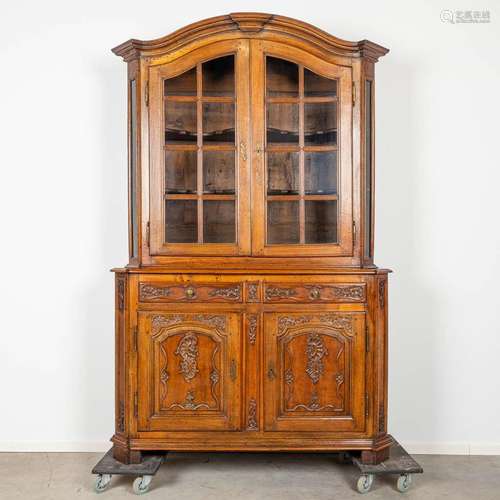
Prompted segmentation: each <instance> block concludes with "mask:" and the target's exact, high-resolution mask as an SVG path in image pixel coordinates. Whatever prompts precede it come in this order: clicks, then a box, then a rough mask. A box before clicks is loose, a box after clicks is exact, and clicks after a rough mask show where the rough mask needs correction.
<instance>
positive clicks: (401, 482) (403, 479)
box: [396, 474, 411, 493]
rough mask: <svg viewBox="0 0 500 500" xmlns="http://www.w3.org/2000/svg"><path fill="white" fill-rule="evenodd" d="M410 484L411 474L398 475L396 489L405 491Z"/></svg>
mask: <svg viewBox="0 0 500 500" xmlns="http://www.w3.org/2000/svg"><path fill="white" fill-rule="evenodd" d="M410 486H411V474H401V475H400V476H399V477H398V482H397V485H396V487H397V489H398V491H400V492H401V493H404V492H405V491H408V490H409V489H410Z"/></svg>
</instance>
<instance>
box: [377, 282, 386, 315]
mask: <svg viewBox="0 0 500 500" xmlns="http://www.w3.org/2000/svg"><path fill="white" fill-rule="evenodd" d="M378 304H379V306H380V309H383V308H384V306H385V280H383V279H381V280H380V281H379V282H378Z"/></svg>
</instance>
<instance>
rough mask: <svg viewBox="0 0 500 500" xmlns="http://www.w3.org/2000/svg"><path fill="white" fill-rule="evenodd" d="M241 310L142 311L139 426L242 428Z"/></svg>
mask: <svg viewBox="0 0 500 500" xmlns="http://www.w3.org/2000/svg"><path fill="white" fill-rule="evenodd" d="M240 324H241V317H240V315H239V314H237V313H220V314H212V313H210V314H208V313H201V312H200V313H197V312H192V313H161V314H160V313H140V314H139V332H138V335H139V339H138V356H139V372H138V378H139V380H138V382H139V384H138V388H139V392H138V417H139V422H138V424H139V430H151V431H153V430H159V431H162V430H170V431H183V430H185V431H187V430H237V429H238V428H239V420H240V417H239V413H240V410H239V406H240V396H241V395H240V387H241V378H242V373H241V359H240V352H239V346H240Z"/></svg>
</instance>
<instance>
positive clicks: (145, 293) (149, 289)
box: [139, 283, 171, 300]
mask: <svg viewBox="0 0 500 500" xmlns="http://www.w3.org/2000/svg"><path fill="white" fill-rule="evenodd" d="M170 293H171V292H170V288H169V287H167V286H154V285H148V284H147V283H141V284H140V285H139V300H151V299H161V298H162V297H168V296H169V295H170Z"/></svg>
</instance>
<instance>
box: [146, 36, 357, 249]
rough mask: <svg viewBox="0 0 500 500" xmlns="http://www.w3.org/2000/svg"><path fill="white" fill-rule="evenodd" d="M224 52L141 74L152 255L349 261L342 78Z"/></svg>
mask: <svg viewBox="0 0 500 500" xmlns="http://www.w3.org/2000/svg"><path fill="white" fill-rule="evenodd" d="M231 44H232V45H231ZM228 45H229V46H231V49H232V50H228V51H225V52H223V51H222V50H221V51H219V53H218V54H217V53H215V54H214V55H213V57H209V58H207V57H206V55H205V53H204V52H201V51H200V54H199V57H198V54H197V53H196V51H194V52H192V53H190V54H189V55H187V56H185V57H181V58H180V59H179V60H177V61H175V62H172V63H168V64H164V65H159V66H155V67H153V68H152V69H151V70H150V85H151V103H150V134H151V148H150V155H151V173H152V183H151V187H152V192H151V213H150V218H151V251H152V254H153V255H162V254H170V255H212V254H213V255H252V254H255V255H277V256H279V255H289V254H290V253H293V252H300V255H349V252H350V254H352V218H351V217H352V207H351V205H352V196H351V193H350V191H349V190H350V189H351V177H352V175H351V156H350V155H351V133H350V130H351V115H352V108H351V97H350V95H351V94H350V92H351V80H350V78H351V77H350V72H349V71H348V70H346V69H345V68H342V67H339V66H335V65H333V64H327V63H325V62H324V61H323V62H321V61H319V60H318V59H316V58H314V57H311V58H307V60H302V56H301V54H299V53H297V57H296V58H292V57H290V56H288V57H282V56H281V55H280V53H279V50H276V51H273V49H275V47H274V46H273V44H271V43H269V45H268V46H266V44H265V43H263V42H256V41H251V42H250V41H247V40H245V41H232V42H224V47H228ZM281 47H283V46H281ZM221 48H222V47H221ZM281 50H283V48H282V49H281ZM214 52H216V51H215V50H214ZM250 52H251V53H252V56H251V57H249V55H250ZM291 52H292V55H293V51H291ZM250 227H251V228H252V229H251V231H252V234H250ZM297 255H299V253H297Z"/></svg>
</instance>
